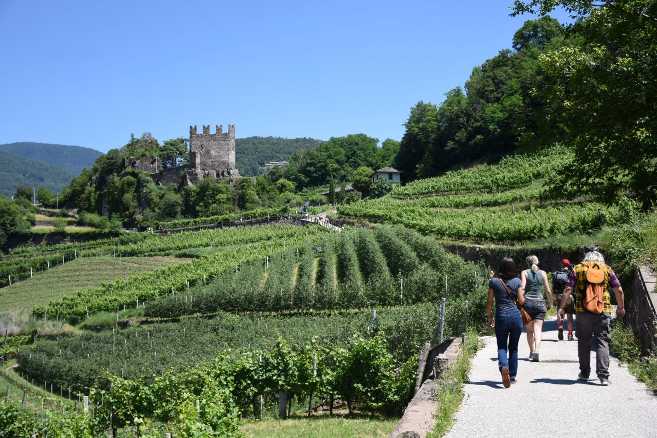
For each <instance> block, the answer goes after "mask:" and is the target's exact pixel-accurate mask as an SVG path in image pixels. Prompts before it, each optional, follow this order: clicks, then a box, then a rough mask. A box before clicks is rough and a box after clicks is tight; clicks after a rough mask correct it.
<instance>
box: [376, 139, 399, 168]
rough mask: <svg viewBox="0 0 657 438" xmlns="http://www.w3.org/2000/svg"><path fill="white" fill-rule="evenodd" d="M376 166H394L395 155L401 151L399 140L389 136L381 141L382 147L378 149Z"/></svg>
mask: <svg viewBox="0 0 657 438" xmlns="http://www.w3.org/2000/svg"><path fill="white" fill-rule="evenodd" d="M376 152H377V153H376V168H377V169H380V168H381V167H386V166H392V164H393V163H394V161H395V157H396V156H397V154H398V153H399V142H398V141H397V140H393V139H391V138H387V139H385V140H384V141H383V143H381V147H380V148H379V149H378V150H377V151H376Z"/></svg>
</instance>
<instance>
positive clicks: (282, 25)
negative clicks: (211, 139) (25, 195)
mask: <svg viewBox="0 0 657 438" xmlns="http://www.w3.org/2000/svg"><path fill="white" fill-rule="evenodd" d="M511 3H512V0H485V1H482V0H460V1H448V0H440V1H436V0H426V1H420V0H406V1H404V2H401V1H387V0H377V1H374V0H368V1H358V0H351V1H341V0H340V1H333V0H331V1H319V0H304V1H302V0H298V1H297V0H295V1H291V0H290V1H287V0H278V1H264V0H263V1H249V0H243V1H230V2H228V1H210V0H208V1H184V2H183V1H135V0H131V1H123V0H113V1H102V2H101V1H90V0H84V1H82V0H78V1H72V0H71V1H66V0H62V1H51V0H42V1H31V0H0V64H1V66H2V68H0V143H6V142H13V141H26V140H29V141H42V142H51V143H63V144H74V145H80V146H89V147H93V148H96V149H99V150H101V151H106V150H107V149H109V148H113V147H118V146H121V145H123V144H124V143H126V142H127V140H128V139H129V136H130V133H135V134H136V135H140V134H141V133H143V132H151V133H152V134H153V135H154V136H155V137H156V138H158V139H160V140H163V139H167V138H172V137H179V136H187V133H188V126H189V125H190V124H198V125H201V124H213V125H214V124H215V123H217V124H219V123H223V124H224V125H226V124H227V123H229V122H232V123H236V125H237V136H238V137H246V136H251V135H262V136H267V135H274V136H283V137H303V136H308V137H316V138H322V139H327V138H329V137H331V136H339V135H345V134H349V133H358V132H363V133H366V134H368V135H371V136H373V137H377V138H379V139H380V140H383V139H385V138H387V137H390V138H395V139H400V138H401V136H402V134H403V130H404V128H403V123H404V122H405V120H406V118H407V117H408V113H409V109H410V107H411V106H412V105H413V104H415V103H416V102H417V101H419V100H425V101H432V102H439V101H441V100H442V99H443V96H444V94H445V93H446V92H447V91H448V90H449V89H451V88H453V87H455V86H458V85H462V84H463V82H464V81H465V80H466V79H467V77H468V75H469V74H470V72H471V70H472V68H473V67H474V66H475V65H477V64H480V63H481V62H482V61H484V60H485V59H486V58H489V57H491V56H494V55H495V54H496V53H497V52H498V51H499V50H500V49H503V48H507V47H510V46H511V38H512V36H513V33H514V32H515V30H517V28H518V27H520V25H521V24H522V22H523V21H524V20H525V19H527V18H530V17H518V18H513V17H510V16H509V8H510V5H511Z"/></svg>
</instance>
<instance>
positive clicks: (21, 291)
mask: <svg viewBox="0 0 657 438" xmlns="http://www.w3.org/2000/svg"><path fill="white" fill-rule="evenodd" d="M189 261H190V260H189V259H181V258H175V257H108V256H104V257H85V258H78V259H76V260H73V261H71V262H68V263H66V264H64V265H63V266H58V267H54V268H53V269H50V270H48V271H46V272H43V273H39V274H38V275H35V276H34V277H33V278H31V279H26V280H25V281H22V282H20V283H16V284H13V285H12V286H10V287H5V288H3V289H0V309H2V312H5V311H16V310H26V311H30V310H31V309H32V307H33V306H35V305H47V304H48V303H49V302H50V301H53V300H56V299H60V298H62V297H65V296H68V295H73V294H75V293H76V292H77V291H79V290H81V289H87V288H95V287H99V286H101V285H102V284H103V283H106V282H111V281H114V280H117V279H121V278H126V277H127V276H129V275H134V274H136V273H140V272H148V271H155V270H158V269H161V268H164V267H167V266H173V265H177V264H180V263H185V262H189Z"/></svg>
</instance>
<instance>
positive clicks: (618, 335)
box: [609, 321, 641, 362]
mask: <svg viewBox="0 0 657 438" xmlns="http://www.w3.org/2000/svg"><path fill="white" fill-rule="evenodd" d="M609 335H610V338H611V342H610V347H611V351H612V352H613V353H614V355H616V356H617V357H618V358H619V359H620V360H621V361H623V362H633V361H636V360H638V359H639V358H640V357H641V345H640V344H639V341H638V339H637V338H636V336H634V333H633V332H632V329H631V328H630V327H628V326H626V325H624V324H623V323H622V322H619V321H616V322H615V323H614V325H613V326H612V328H611V332H610V334H609Z"/></svg>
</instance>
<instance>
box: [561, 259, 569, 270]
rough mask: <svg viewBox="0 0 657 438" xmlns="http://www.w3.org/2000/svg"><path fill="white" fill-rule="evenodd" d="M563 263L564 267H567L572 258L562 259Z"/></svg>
mask: <svg viewBox="0 0 657 438" xmlns="http://www.w3.org/2000/svg"><path fill="white" fill-rule="evenodd" d="M561 264H562V265H563V266H564V267H566V268H567V267H569V266H570V260H568V259H561Z"/></svg>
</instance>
